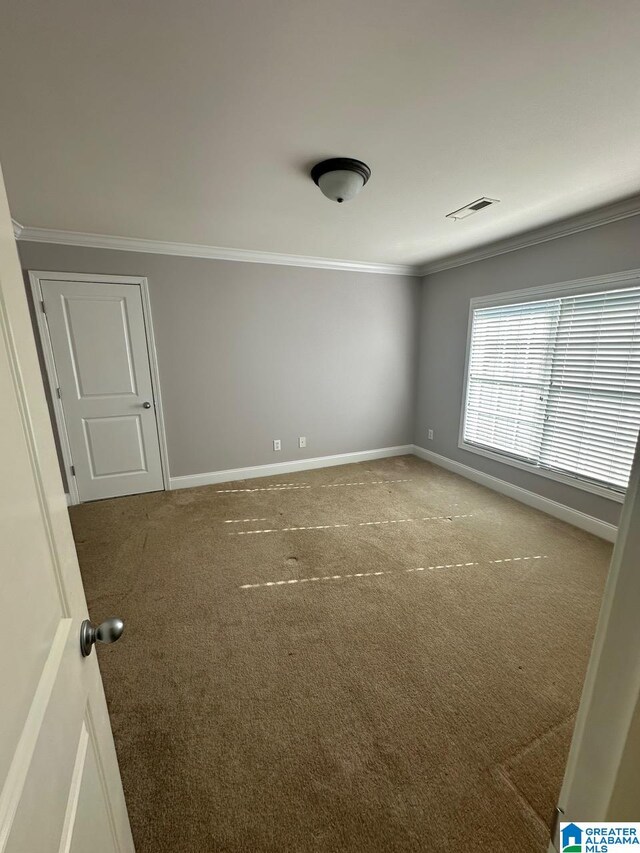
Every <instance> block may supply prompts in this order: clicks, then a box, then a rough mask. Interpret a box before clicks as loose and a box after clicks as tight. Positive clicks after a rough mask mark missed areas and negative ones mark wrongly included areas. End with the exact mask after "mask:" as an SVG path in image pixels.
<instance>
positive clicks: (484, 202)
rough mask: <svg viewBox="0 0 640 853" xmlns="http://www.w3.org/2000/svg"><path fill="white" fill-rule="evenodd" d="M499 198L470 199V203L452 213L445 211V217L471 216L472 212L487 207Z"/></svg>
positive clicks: (464, 217)
mask: <svg viewBox="0 0 640 853" xmlns="http://www.w3.org/2000/svg"><path fill="white" fill-rule="evenodd" d="M499 201H500V199H497V198H478V199H476V200H475V201H472V202H471V204H467V205H466V206H465V207H461V208H460V209H459V210H454V211H453V213H447V216H446V218H447V219H466V218H467V216H471V215H472V214H474V213H477V212H478V211H479V210H482V209H483V208H485V207H489V205H491V204H497V203H498V202H499Z"/></svg>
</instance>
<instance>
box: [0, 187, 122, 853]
mask: <svg viewBox="0 0 640 853" xmlns="http://www.w3.org/2000/svg"><path fill="white" fill-rule="evenodd" d="M0 471H1V475H0V542H1V546H0V589H1V590H2V617H1V618H0V851H2V853H68V852H69V851H70V853H87V851H89V850H90V851H91V853H133V841H132V838H131V831H130V829H129V821H128V818H127V811H126V806H125V802H124V796H123V792H122V785H121V782H120V776H119V772H118V765H117V761H116V755H115V750H114V747H113V739H112V736H111V729H110V726H109V718H108V715H107V708H106V703H105V699H104V694H103V691H102V683H101V680H100V673H99V670H98V664H97V660H96V653H95V651H94V652H93V654H91V655H90V656H89V657H86V658H83V657H82V656H81V653H80V644H79V637H80V625H81V623H82V621H83V619H85V618H86V615H87V612H86V604H85V599H84V593H83V589H82V584H81V580H80V573H79V570H78V563H77V559H76V552H75V548H74V543H73V539H72V536H71V529H70V525H69V518H68V512H67V508H66V501H65V497H64V491H63V488H62V482H61V479H60V470H59V466H58V461H57V458H56V453H55V448H54V442H53V434H52V431H51V422H50V419H49V413H48V411H47V406H46V400H45V395H44V389H43V385H42V378H41V374H40V369H39V365H38V360H37V355H36V349H35V341H34V337H33V331H32V328H31V322H30V318H29V313H28V307H27V301H26V294H25V292H24V284H23V281H22V275H21V271H20V266H19V263H18V256H17V252H16V247H15V241H14V238H13V230H12V226H11V221H10V218H9V210H8V206H7V200H6V195H5V192H4V184H3V182H2V175H1V173H0ZM106 615H108V614H106ZM125 641H126V640H123V642H125ZM105 652H107V653H108V654H117V653H118V647H117V646H114V647H113V648H109V649H106V648H105Z"/></svg>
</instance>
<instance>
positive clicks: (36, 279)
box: [29, 270, 170, 505]
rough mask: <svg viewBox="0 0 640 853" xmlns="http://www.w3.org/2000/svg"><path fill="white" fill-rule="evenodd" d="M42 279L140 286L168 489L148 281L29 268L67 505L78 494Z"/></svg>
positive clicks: (76, 499) (167, 481)
mask: <svg viewBox="0 0 640 853" xmlns="http://www.w3.org/2000/svg"><path fill="white" fill-rule="evenodd" d="M43 281H75V282H83V281H86V282H91V283H92V284H133V285H137V286H138V287H139V288H140V294H141V296H142V314H143V317H144V325H145V331H146V336H147V352H148V354H149V369H150V371H151V385H152V386H153V396H154V400H155V404H156V423H157V425H158V443H159V446H160V464H161V467H162V483H163V486H164V489H165V491H166V490H168V489H169V488H170V475H169V454H168V451H167V434H166V431H165V426H164V414H163V410H162V392H161V390H160V374H159V371H158V355H157V352H156V343H155V336H154V333H153V320H152V317H151V300H150V298H149V283H148V281H147V278H146V277H144V276H129V275H98V274H96V275H92V274H89V273H70V272H47V271H46V270H29V283H30V285H31V295H32V297H33V308H34V311H35V316H36V322H37V326H38V337H39V340H40V345H41V347H42V354H43V357H44V363H45V368H46V374H47V383H48V386H49V393H50V396H51V401H52V405H53V412H54V415H55V429H56V432H57V435H58V438H59V441H60V450H61V452H62V459H63V462H64V466H65V476H66V480H67V485H68V488H69V498H70V499H69V504H70V505H74V504H79V503H80V495H79V494H78V487H77V484H76V481H75V478H74V477H72V476H71V466H72V465H73V457H72V454H71V445H70V444H69V437H68V434H67V426H66V423H65V418H64V409H63V407H62V401H61V400H60V398H59V397H58V395H57V388H58V387H59V383H58V378H57V374H56V364H55V360H54V357H53V347H52V344H51V338H50V336H49V327H48V325H47V322H46V319H45V315H44V312H43V311H42V303H43V293H42V284H41V283H42V282H43Z"/></svg>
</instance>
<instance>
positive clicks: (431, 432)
mask: <svg viewBox="0 0 640 853" xmlns="http://www.w3.org/2000/svg"><path fill="white" fill-rule="evenodd" d="M428 436H429V440H430V441H433V430H432V429H430V430H429V433H428Z"/></svg>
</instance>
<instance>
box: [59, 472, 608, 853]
mask: <svg viewBox="0 0 640 853" xmlns="http://www.w3.org/2000/svg"><path fill="white" fill-rule="evenodd" d="M71 516H72V522H73V528H74V534H75V537H76V541H77V544H78V552H79V555H80V562H81V566H82V572H83V577H84V581H85V586H86V590H87V596H88V600H89V608H90V611H91V615H92V617H93V618H94V620H96V621H97V620H100V619H102V618H104V617H106V616H109V615H114V614H115V615H120V616H122V617H123V618H124V620H125V622H126V631H125V634H124V636H123V638H122V640H121V641H120V643H119V644H118V646H115V647H112V648H108V649H107V648H104V649H101V650H100V652H99V654H100V663H101V667H102V672H103V676H104V682H105V689H106V693H107V698H108V702H109V707H110V711H111V718H112V722H113V729H114V733H115V739H116V746H117V749H118V755H119V758H120V766H121V770H122V776H123V780H124V786H125V792H126V795H127V801H128V804H129V811H130V815H131V823H132V827H133V833H134V837H135V840H136V845H137V851H138V853H165V851H166V853H192V851H193V853H204V851H229V853H231V851H233V853H236V851H243V853H244V851H246V853H262V851H269V853H285V851H286V853H307V851H314V853H334V851H335V853H337V852H338V851H358V852H359V851H372V853H373V852H374V851H380V853H387V851H429V853H431V851H456V853H460V851H463V850H464V851H467V850H469V851H471V850H473V851H488V852H489V851H491V853H500V851H505V853H507V851H509V853H514V851H516V853H544V851H546V845H547V838H548V835H547V830H546V827H545V824H546V823H547V822H548V821H549V819H550V815H551V812H552V809H553V806H554V804H555V799H556V796H557V792H558V789H559V785H560V781H561V778H562V772H563V768H564V764H565V761H566V755H567V749H568V745H569V740H570V736H571V723H572V716H573V715H574V714H575V711H576V708H577V705H578V700H579V695H580V690H581V683H582V680H583V677H584V671H585V667H586V663H587V660H588V655H589V648H590V644H591V641H592V637H593V632H594V628H595V622H596V618H597V613H598V608H599V603H600V598H601V594H602V589H603V584H604V580H605V575H606V571H607V567H608V560H609V558H610V551H611V549H610V546H609V545H608V544H607V543H605V542H603V541H601V540H599V539H597V538H595V537H593V536H590V535H588V534H586V533H583V532H581V531H579V530H577V529H575V528H573V527H570V526H568V525H566V524H563V523H562V522H559V521H556V520H554V519H552V518H550V517H548V516H545V515H543V514H541V513H538V512H536V511H534V510H531V509H529V508H527V507H524V506H522V505H521V504H518V503H516V502H514V501H511V500H509V499H508V498H504V497H502V496H500V495H497V494H495V493H493V492H491V491H488V490H486V489H484V488H482V487H480V486H477V485H475V484H473V483H470V482H468V481H466V480H464V479H462V478H459V477H457V476H455V475H453V474H449V473H448V472H446V471H444V470H442V469H439V468H437V467H435V466H432V465H430V464H428V463H426V462H422V461H420V460H418V459H416V458H414V457H400V458H396V459H388V460H382V461H379V462H371V463H361V464H358V465H348V466H343V467H340V468H325V469H322V470H319V471H312V472H303V473H300V474H294V475H291V474H289V475H285V476H282V477H276V478H273V479H269V480H265V479H260V480H253V481H244V482H238V483H230V484H224V485H219V486H209V487H205V488H200V489H191V490H185V491H176V492H171V493H156V494H151V495H139V496H134V497H129V498H119V499H114V500H109V501H103V502H98V503H93V504H86V505H84V506H80V507H77V508H74V509H73V510H72V512H71Z"/></svg>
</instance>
